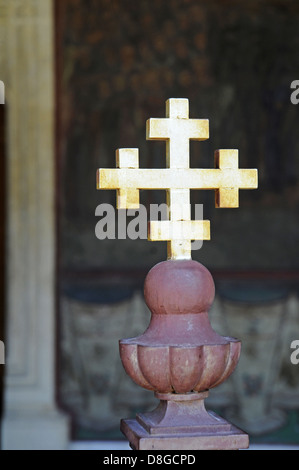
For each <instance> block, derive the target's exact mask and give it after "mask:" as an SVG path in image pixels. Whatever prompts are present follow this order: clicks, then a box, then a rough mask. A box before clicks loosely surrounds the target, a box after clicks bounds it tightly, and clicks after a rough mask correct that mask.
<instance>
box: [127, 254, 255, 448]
mask: <svg viewBox="0 0 299 470" xmlns="http://www.w3.org/2000/svg"><path fill="white" fill-rule="evenodd" d="M214 295H215V287H214V281H213V278H212V276H211V274H210V272H209V271H208V270H207V269H206V268H205V267H204V266H203V265H202V264H200V263H198V262H197V261H194V260H191V259H190V260H168V261H164V262H161V263H159V264H157V265H156V266H154V267H153V268H152V269H151V270H150V271H149V273H148V275H147V277H146V279H145V284H144V298H145V302H146V304H147V306H148V307H149V309H150V311H151V320H150V323H149V326H148V328H147V330H146V331H145V332H144V333H143V334H142V335H140V336H138V337H136V338H129V339H122V340H120V344H119V346H120V357H121V360H122V363H123V366H124V368H125V370H126V372H127V374H128V375H129V376H130V377H131V378H132V379H133V380H134V381H135V382H136V383H137V384H138V385H140V386H141V387H143V388H145V389H148V390H152V391H154V392H155V396H156V397H157V398H158V399H159V400H160V404H159V405H158V407H157V408H156V409H155V410H154V411H152V412H150V413H144V414H138V415H137V416H136V419H133V420H122V421H121V430H122V431H123V433H124V434H125V435H126V436H127V438H128V439H129V442H130V445H131V447H132V448H133V449H236V448H246V447H248V436H247V435H246V434H244V433H243V432H242V431H241V430H239V429H237V428H236V427H234V426H233V425H231V424H230V423H228V422H227V421H225V420H224V419H223V418H221V417H219V416H217V415H215V414H214V413H212V412H208V411H206V409H205V406H204V399H205V398H206V397H207V396H208V391H209V389H210V388H213V387H215V386H217V385H219V384H221V383H222V382H223V381H224V380H226V379H227V378H228V377H229V375H230V374H231V373H232V372H233V371H234V369H235V367H236V365H237V362H238V360H239V356H240V350H241V343H240V341H239V340H237V339H235V338H231V337H227V336H220V335H219V334H218V333H216V332H215V331H214V330H213V329H212V327H211V325H210V322H209V318H208V310H209V308H210V307H211V305H212V302H213V300H214Z"/></svg>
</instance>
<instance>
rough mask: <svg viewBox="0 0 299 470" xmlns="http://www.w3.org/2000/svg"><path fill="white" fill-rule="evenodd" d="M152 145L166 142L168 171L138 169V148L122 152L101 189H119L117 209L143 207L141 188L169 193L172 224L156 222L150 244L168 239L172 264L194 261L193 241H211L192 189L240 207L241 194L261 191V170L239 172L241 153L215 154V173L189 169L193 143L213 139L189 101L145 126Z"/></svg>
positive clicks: (171, 104)
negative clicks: (192, 115)
mask: <svg viewBox="0 0 299 470" xmlns="http://www.w3.org/2000/svg"><path fill="white" fill-rule="evenodd" d="M146 137H147V139H149V140H165V141H166V168H165V169H141V168H139V158H138V149H134V148H132V149H118V150H117V151H116V166H117V168H115V169H99V170H98V172H97V188H98V189H116V190H117V208H118V209H136V208H138V207H139V190H140V189H165V190H166V194H167V204H168V206H169V220H168V221H151V222H150V223H149V232H148V239H149V240H152V241H157V240H158V241H161V240H167V242H168V243H167V257H168V259H190V258H191V240H209V239H210V224H209V221H208V220H197V221H192V220H191V213H190V189H214V190H215V204H216V207H222V208H232V207H238V206H239V189H255V188H257V170H256V169H239V167H238V150H236V149H225V150H223V149H222V150H217V151H216V152H215V168H214V169H193V168H190V150H189V141H190V140H206V139H208V138H209V121H208V120H207V119H189V101H188V99H181V98H179V99H175V98H171V99H169V100H168V101H167V102H166V118H158V119H156V118H151V119H148V121H147V123H146Z"/></svg>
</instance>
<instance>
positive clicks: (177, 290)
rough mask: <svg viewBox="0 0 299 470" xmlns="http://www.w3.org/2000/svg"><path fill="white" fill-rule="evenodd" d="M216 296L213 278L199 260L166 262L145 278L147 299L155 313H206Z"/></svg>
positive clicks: (154, 268) (157, 266)
mask: <svg viewBox="0 0 299 470" xmlns="http://www.w3.org/2000/svg"><path fill="white" fill-rule="evenodd" d="M214 297H215V285H214V281H213V278H212V276H211V274H210V272H209V271H208V270H207V269H206V268H205V267H204V266H203V265H202V264H200V263H198V262H197V261H193V260H180V261H179V260H168V261H163V262H162V263H159V264H156V265H155V266H154V267H153V268H152V269H151V270H150V271H149V273H148V275H147V277H146V279H145V284H144V298H145V302H146V304H147V306H148V307H149V309H150V310H151V312H152V313H153V314H160V315H161V314H166V315H173V314H185V313H201V312H206V311H208V310H209V308H210V306H211V305H212V303H213V300H214Z"/></svg>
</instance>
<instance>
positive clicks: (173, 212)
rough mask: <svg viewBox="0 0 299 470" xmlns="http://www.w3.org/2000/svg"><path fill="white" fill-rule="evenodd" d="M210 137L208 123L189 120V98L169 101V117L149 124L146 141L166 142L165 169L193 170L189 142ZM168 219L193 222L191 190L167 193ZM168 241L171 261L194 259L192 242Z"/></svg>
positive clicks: (168, 256) (167, 114)
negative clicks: (192, 257) (191, 168)
mask: <svg viewBox="0 0 299 470" xmlns="http://www.w3.org/2000/svg"><path fill="white" fill-rule="evenodd" d="M208 137H209V131H208V120H206V119H189V101H188V99H182V98H180V99H169V100H167V102H166V118H160V119H149V120H148V121H147V139H150V140H166V167H167V168H171V169H187V168H190V143H189V141H190V139H194V140H204V139H207V138H208ZM166 202H167V205H168V208H169V220H170V221H171V222H175V221H181V220H184V221H189V220H191V205H190V191H189V189H185V188H182V189H173V188H169V189H167V191H166ZM173 235H174V236H172V237H170V238H171V240H169V241H168V242H167V258H168V259H191V240H184V239H183V238H180V237H179V236H178V235H177V237H176V234H173Z"/></svg>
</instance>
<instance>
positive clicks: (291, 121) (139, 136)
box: [0, 0, 299, 445]
mask: <svg viewBox="0 0 299 470" xmlns="http://www.w3.org/2000/svg"><path fill="white" fill-rule="evenodd" d="M0 6H1V9H0V15H1V16H0V20H1V25H2V26H1V27H2V36H0V38H2V42H3V41H4V40H5V43H6V53H5V54H4V56H3V58H2V61H1V67H2V68H1V69H0V73H2V71H3V74H4V77H3V78H2V76H0V79H2V80H3V81H5V84H6V85H7V97H8V102H7V103H8V104H7V105H5V106H7V107H6V109H7V110H8V112H9V113H10V115H9V116H8V118H7V128H8V131H7V134H6V135H7V138H6V142H5V144H6V145H5V152H6V155H7V163H8V168H9V169H10V170H12V173H11V171H10V170H9V171H8V176H7V182H8V190H7V191H8V203H7V207H8V208H9V213H8V227H9V229H8V232H7V233H8V238H7V240H8V243H9V248H8V250H7V251H6V259H7V265H8V266H10V268H9V269H8V272H9V273H10V274H9V276H8V287H7V289H6V291H7V292H8V293H10V294H9V299H8V302H7V311H6V318H7V322H8V324H12V325H13V326H14V328H8V329H7V331H8V332H7V333H6V335H7V336H6V338H5V343H6V342H7V343H8V344H7V347H8V348H9V349H10V351H12V350H14V348H15V352H13V353H10V357H12V358H14V361H12V359H9V355H8V358H7V359H8V363H7V365H6V366H5V373H6V376H7V378H6V385H5V393H4V396H5V395H6V399H5V403H6V404H5V406H4V411H5V410H7V409H8V408H9V403H10V401H9V400H8V398H7V397H9V396H11V397H15V398H14V402H13V407H15V405H16V398H17V399H18V407H17V408H18V413H19V415H17V416H20V415H21V414H22V413H21V411H22V409H23V411H24V408H26V407H27V408H28V403H30V406H32V408H34V403H36V397H37V396H40V395H39V394H38V393H37V394H36V393H35V392H36V390H39V391H40V394H42V393H43V390H44V388H43V387H47V394H46V396H47V403H46V405H47V406H46V407H48V408H50V409H51V410H52V411H53V409H55V413H57V410H56V405H57V404H58V405H59V407H60V409H62V410H64V413H66V415H68V416H69V417H71V420H72V435H71V438H72V439H107V438H112V439H119V438H121V435H120V433H119V430H118V429H119V420H120V418H122V417H129V416H133V415H134V414H135V413H136V411H142V410H143V411H144V410H145V409H148V408H152V407H153V404H154V402H155V400H154V399H153V396H152V394H151V392H147V391H144V390H142V389H140V388H139V387H137V386H135V385H134V384H133V383H132V382H131V380H130V379H129V378H128V377H127V376H126V375H125V373H124V371H123V369H122V366H121V364H120V360H119V357H118V340H119V339H120V338H125V337H130V336H136V335H137V334H140V333H141V332H143V331H144V329H145V328H146V326H147V324H148V321H149V312H148V311H147V308H146V306H145V305H144V302H143V298H142V286H143V281H144V278H145V276H146V273H147V272H148V270H149V269H150V268H151V267H152V266H153V265H154V264H155V263H157V262H159V261H162V260H164V259H165V257H166V244H164V243H154V242H152V243H150V242H147V241H146V240H134V241H132V240H129V239H127V240H98V239H97V238H96V235H95V226H96V223H97V222H98V220H99V218H98V217H96V216H95V209H96V207H97V206H98V205H99V204H101V203H106V202H108V203H111V204H113V205H114V204H115V192H114V191H97V190H96V186H95V176H96V169H97V168H99V167H114V166H115V150H116V149H117V148H120V147H138V148H139V151H140V166H141V167H144V168H160V167H163V166H165V144H164V143H162V142H147V141H146V140H145V121H146V119H148V118H150V117H163V116H164V115H165V101H166V100H167V99H168V98H170V97H178V98H189V100H190V117H193V118H208V119H209V120H210V139H209V140H208V141H205V142H192V143H191V166H193V167H203V168H211V167H213V165H214V159H213V154H214V150H216V149H218V148H238V149H239V153H240V167H243V168H258V170H259V189H258V190H254V191H241V192H240V208H239V209H237V210H234V209H229V210H220V209H215V207H214V194H213V192H212V191H197V192H195V191H194V192H192V202H193V204H195V203H203V205H204V218H206V219H210V220H211V236H212V239H211V241H210V242H205V243H204V245H203V247H202V249H200V250H199V251H197V252H194V253H193V258H194V259H196V260H198V261H200V262H202V263H203V264H204V265H205V266H206V267H207V268H208V269H210V270H211V272H212V274H213V276H214V279H215V282H216V292H217V296H216V300H215V303H214V305H213V307H212V310H211V321H212V324H213V326H214V328H215V329H216V330H217V331H218V332H219V333H220V334H223V335H226V334H228V335H231V336H236V337H238V338H239V339H241V340H242V344H243V351H242V356H241V360H240V363H239V366H238V368H237V370H236V372H235V373H234V374H233V376H232V377H231V379H229V381H228V382H227V383H225V384H223V385H222V386H220V387H219V388H218V389H215V390H214V391H211V394H210V398H209V405H210V408H213V409H215V410H216V411H217V412H219V413H222V414H223V415H224V416H225V417H227V418H228V419H230V420H231V421H233V422H235V423H236V424H238V425H239V426H240V427H242V428H243V429H244V430H246V431H248V432H249V434H250V437H251V440H253V441H255V442H279V443H297V444H298V443H299V376H298V367H299V365H297V366H296V365H294V364H292V363H291V361H290V354H291V349H290V344H291V341H293V340H296V339H299V322H298V309H299V301H298V280H299V257H298V235H299V224H298V204H299V184H298V165H299V161H298V157H297V155H298V146H299V143H298V139H297V129H298V124H299V123H298V119H299V112H298V108H297V107H296V105H294V104H292V103H291V101H290V95H291V92H292V90H291V89H290V85H291V82H292V81H293V80H296V79H299V77H298V66H299V63H298V62H299V59H298V54H297V51H298V46H299V35H298V20H299V7H298V3H297V2H295V1H285V0H284V1H282V0H267V1H266V0H265V1H257V0H250V1H244V2H242V3H241V2H238V1H234V0H226V1H225V0H213V1H210V2H205V1H203V0H168V1H167V2H164V1H162V0H152V1H148V0H144V1H139V2H134V1H131V0H126V1H120V0H113V1H110V0H109V1H108V0H64V1H63V2H59V1H55V2H54V1H53V2H51V1H50V0H41V1H35V0H24V1H23V2H19V1H18V0H12V1H10V2H9V6H8V3H7V2H5V1H2V2H0ZM4 38H5V39H4ZM7 51H9V53H8V52H7ZM296 74H297V76H296ZM22 123H25V127H24V126H22ZM26 126H27V127H26ZM27 131H28V132H27ZM20 165H21V166H20ZM54 171H55V174H54ZM24 174H25V177H24ZM21 176H22V177H21ZM41 178H42V179H41ZM19 181H21V182H22V184H21V185H20V184H18V183H19ZM30 188H31V189H30ZM32 188H35V189H32ZM28 194H29V196H28ZM164 200H165V195H164V193H163V191H161V192H160V191H144V192H142V194H141V202H143V204H145V205H146V206H147V207H149V204H151V203H155V202H163V201H164ZM49 201H50V202H49ZM11 202H13V204H11ZM54 203H55V204H54ZM20 227H21V228H20ZM32 227H33V228H34V229H32ZM21 229H22V235H23V236H22V237H21V239H20V238H19V237H18V236H17V235H18V234H19V233H20V230H21ZM12 234H14V237H12ZM20 257H21V258H20ZM20 266H23V269H18V267H20ZM36 266H38V269H37V268H36ZM47 266H48V268H47ZM12 267H13V269H12ZM49 276H50V281H49ZM36 299H40V300H39V301H38V300H36ZM41 299H48V300H47V303H46V306H47V307H46V309H44V308H42V309H41V306H43V305H44V304H43V303H41ZM41 311H42V312H43V314H41ZM24 312H25V313H24ZM26 312H27V313H26ZM30 312H31V313H30ZM32 312H33V313H32ZM27 320H28V321H27ZM54 320H55V322H56V324H54ZM24 325H26V326H24ZM36 325H37V326H36ZM55 325H56V326H55ZM20 336H21V337H22V341H23V342H24V343H26V340H27V341H29V339H30V340H31V342H30V344H31V346H30V347H29V346H28V347H27V348H26V347H24V348H23V349H20V347H19V346H18V348H16V343H17V342H18V344H19V337H20ZM32 338H33V341H32ZM0 339H1V338H0ZM43 339H45V342H44V341H43ZM22 344H23V343H22ZM20 351H21V352H22V354H23V355H22V360H20V354H19V352H20ZM24 351H25V353H24ZM26 351H27V353H26ZM18 354H19V356H18ZM16 357H19V359H18V361H16ZM47 357H50V363H47ZM33 358H34V361H35V363H36V364H38V367H36V368H34V367H31V366H30V367H31V368H30V367H28V364H31V365H32V359H33ZM9 361H10V362H9ZM13 362H14V364H18V365H20V364H21V373H23V372H24V371H25V372H26V367H27V369H29V372H30V370H31V372H30V373H31V375H30V374H29V376H30V377H31V378H32V377H33V378H34V377H35V378H36V377H37V378H39V379H38V380H35V381H34V380H33V381H31V382H30V381H29V382H30V383H31V388H30V387H29V391H28V374H27V375H26V373H24V374H23V376H22V377H21V378H20V376H18V374H20V370H19V369H14V370H13ZM10 363H11V364H12V365H11V366H10V365H9V364H10ZM32 369H33V370H37V371H39V372H38V373H37V374H35V375H34V374H33V375H32ZM43 370H49V371H50V372H49V374H48V375H47V377H46V379H45V377H44V375H43V373H42V371H43ZM12 373H16V374H17V377H15V379H14V380H12V382H11V377H10V376H11V375H12ZM21 375H22V374H21ZM49 377H50V378H49ZM26 381H27V382H26ZM39 382H41V383H42V384H43V385H42V386H41V387H40V386H39V385H38V384H39ZM9 383H11V384H12V388H9ZM26 384H27V385H26ZM26 387H27V388H26ZM7 390H8V391H7ZM25 392H26V393H25ZM27 392H28V393H27ZM21 397H26V399H24V398H23V399H21ZM30 397H31V398H30ZM13 407H12V408H13ZM5 416H6V417H7V416H9V413H7V411H6V412H5ZM35 416H41V411H40V409H39V411H38V410H37V411H35ZM52 416H53V415H52ZM55 416H56V417H57V416H58V417H57V420H58V421H57V420H56V421H55V420H54V421H55V422H56V423H57V422H59V423H60V424H59V425H58V427H59V429H60V431H59V432H61V433H62V434H61V435H62V436H63V438H62V441H63V442H65V439H66V438H65V432H66V423H65V421H64V418H62V415H61V412H60V413H58V415H57V414H55ZM28 420H29V421H30V420H31V422H34V421H32V416H31V417H29V418H28V419H27V421H26V420H25V421H26V423H27V424H28V422H29V421H28ZM4 421H5V420H4ZM34 423H35V426H36V430H37V432H38V429H39V427H38V425H37V424H36V423H37V421H35V422H34ZM62 423H63V424H62ZM17 424H18V421H17ZM17 424H15V425H17ZM40 424H41V421H40ZM54 427H55V426H54ZM54 427H53V428H52V429H54ZM4 429H5V426H4ZM24 429H25V428H24ZM10 436H11V437H10V439H11V442H12V441H13V440H14V437H13V434H10ZM32 439H33V440H34V437H32ZM20 440H22V436H20ZM41 440H42V438H41ZM31 445H33V444H31ZM40 445H42V443H40ZM53 445H54V444H53Z"/></svg>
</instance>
